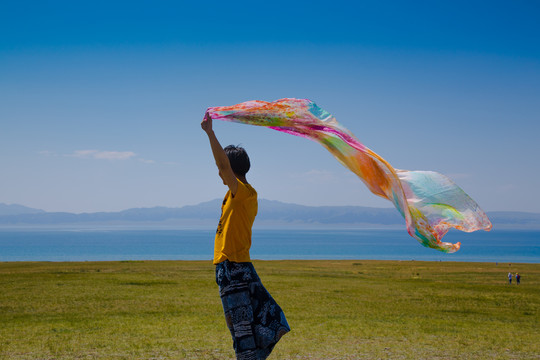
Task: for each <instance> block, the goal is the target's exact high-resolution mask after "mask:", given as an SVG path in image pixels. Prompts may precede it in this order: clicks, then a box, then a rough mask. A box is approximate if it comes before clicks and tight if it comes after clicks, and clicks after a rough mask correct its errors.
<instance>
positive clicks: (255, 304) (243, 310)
mask: <svg viewBox="0 0 540 360" xmlns="http://www.w3.org/2000/svg"><path fill="white" fill-rule="evenodd" d="M201 127H202V129H203V130H204V131H205V132H206V134H207V135H208V139H209V141H210V147H211V148H212V154H213V155H214V159H215V161H216V165H217V167H218V170H219V176H220V177H221V179H222V180H223V184H224V185H227V186H228V188H229V191H227V194H226V195H225V199H224V200H223V204H222V206H221V217H220V219H219V224H218V228H217V231H216V237H215V240H214V264H215V265H216V282H217V284H218V286H219V293H220V296H221V302H222V304H223V310H224V312H225V320H226V322H227V326H228V328H229V330H230V332H231V335H232V338H233V346H234V351H235V352H236V358H237V359H250V360H251V359H266V358H267V357H268V355H270V353H271V351H272V349H273V348H274V346H275V345H276V343H277V342H278V341H279V339H280V338H281V337H282V336H283V335H284V334H286V333H287V332H289V331H290V327H289V325H288V323H287V320H286V319H285V315H284V314H283V311H282V310H281V308H280V307H279V305H278V304H277V303H276V302H275V301H274V299H273V298H272V296H271V295H270V294H269V293H268V291H267V290H266V289H265V288H264V286H263V285H262V283H261V280H260V279H259V276H258V275H257V272H256V271H255V268H254V267H253V264H252V263H251V258H250V256H249V249H250V247H251V227H252V226H253V222H254V221H255V216H256V215H257V192H256V191H255V189H254V188H253V187H252V186H251V185H250V184H249V183H248V182H247V180H246V173H247V172H248V171H249V168H250V165H251V164H250V161H249V157H248V155H247V153H246V151H245V150H244V149H243V148H241V147H237V146H233V145H229V146H227V147H226V148H225V149H223V148H222V147H221V144H220V143H219V141H218V139H217V137H216V135H215V134H214V131H213V129H212V118H210V116H209V115H208V113H206V114H205V116H204V119H203V121H202V123H201Z"/></svg>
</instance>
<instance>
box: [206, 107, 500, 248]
mask: <svg viewBox="0 0 540 360" xmlns="http://www.w3.org/2000/svg"><path fill="white" fill-rule="evenodd" d="M208 113H209V115H210V117H211V118H212V119H218V120H225V121H232V122H239V123H243V124H250V125H258V126H266V127H269V128H271V129H274V130H278V131H282V132H285V133H288V134H292V135H296V136H301V137H305V138H308V139H311V140H314V141H316V142H318V143H319V144H321V145H322V146H324V147H325V148H326V149H327V150H328V151H330V153H331V154H332V155H333V156H334V157H335V158H336V159H337V160H338V161H339V162H340V163H341V164H343V165H344V166H345V167H347V168H348V169H349V170H351V171H352V172H354V173H355V174H356V175H358V177H359V178H360V179H361V180H362V181H363V182H364V183H365V184H366V185H367V187H368V188H369V190H370V191H371V192H372V193H374V194H375V195H378V196H381V197H383V198H385V199H388V200H390V201H391V202H392V203H393V204H394V206H395V207H396V208H397V209H398V211H399V212H400V214H401V215H402V216H403V217H404V218H405V222H406V224H407V231H408V232H409V234H410V235H411V236H412V237H414V238H415V239H416V240H418V241H419V242H420V243H421V244H422V245H424V246H427V247H430V248H433V249H437V250H440V251H443V252H448V253H452V252H455V251H457V250H459V248H460V245H461V244H460V243H459V242H458V243H456V244H452V243H447V242H442V241H441V239H442V238H443V236H444V235H445V234H446V233H447V232H448V230H449V229H450V228H456V229H458V230H461V231H466V232H472V231H476V230H479V229H484V230H487V231H489V230H490V229H491V227H492V225H491V222H490V221H489V219H488V217H487V216H486V214H485V213H484V212H483V211H482V209H480V207H479V206H478V204H477V203H476V202H475V201H474V200H473V199H471V198H470V197H469V196H468V195H467V194H466V193H465V192H464V191H463V190H461V189H460V188H459V187H458V186H457V185H456V184H454V182H452V180H450V179H449V178H448V177H446V176H444V175H442V174H439V173H436V172H432V171H408V170H397V169H394V168H393V167H392V166H391V165H390V164H389V163H388V162H386V160H384V159H383V158H382V157H380V156H379V155H377V154H376V153H375V152H373V151H371V150H370V149H368V148H367V147H366V146H364V145H363V144H362V143H361V142H360V141H358V139H356V137H355V136H354V135H353V134H352V133H351V132H350V131H349V130H347V129H346V128H344V127H343V126H341V125H340V124H339V123H338V122H337V121H336V119H335V118H334V117H333V116H332V115H331V114H330V113H328V112H327V111H325V110H323V109H321V108H320V107H318V106H317V105H316V104H315V103H314V102H313V101H311V100H307V99H281V100H277V101H274V102H265V101H247V102H244V103H241V104H238V105H233V106H219V107H211V108H209V109H208Z"/></svg>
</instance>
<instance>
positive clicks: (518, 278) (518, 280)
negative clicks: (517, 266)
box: [516, 273, 521, 285]
mask: <svg viewBox="0 0 540 360" xmlns="http://www.w3.org/2000/svg"><path fill="white" fill-rule="evenodd" d="M520 281H521V275H519V274H518V273H516V284H518V285H519V283H520Z"/></svg>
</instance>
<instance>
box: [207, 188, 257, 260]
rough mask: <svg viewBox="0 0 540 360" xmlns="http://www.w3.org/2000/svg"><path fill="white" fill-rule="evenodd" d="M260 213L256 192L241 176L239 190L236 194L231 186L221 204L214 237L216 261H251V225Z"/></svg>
mask: <svg viewBox="0 0 540 360" xmlns="http://www.w3.org/2000/svg"><path fill="white" fill-rule="evenodd" d="M255 216H257V192H256V191H255V189H254V188H253V187H252V186H251V185H249V184H244V183H243V182H241V181H240V180H238V190H237V191H236V195H235V196H234V197H233V196H232V194H231V191H230V190H229V191H228V192H227V194H226V195H225V199H224V200H223V205H221V217H220V219H219V224H218V228H217V231H216V238H215V240H214V264H219V263H220V262H223V261H225V260H227V259H228V260H229V261H232V262H249V261H251V259H250V257H249V248H250V247H251V227H252V226H253V222H254V221H255Z"/></svg>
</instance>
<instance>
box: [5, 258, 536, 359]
mask: <svg viewBox="0 0 540 360" xmlns="http://www.w3.org/2000/svg"><path fill="white" fill-rule="evenodd" d="M255 268H256V269H257V271H258V273H259V275H260V277H261V279H262V281H263V283H264V285H265V286H266V288H267V289H268V290H269V291H270V293H271V294H272V295H273V296H274V298H275V299H276V300H277V301H278V303H279V304H280V305H281V306H282V308H283V310H284V311H285V314H286V315H287V319H288V321H289V324H290V325H291V327H292V331H291V332H290V333H289V334H287V335H285V337H284V338H283V339H282V340H281V341H280V343H279V344H278V345H277V346H276V348H275V350H274V352H273V354H272V356H271V357H270V358H271V359H540V264H511V265H509V264H501V263H499V264H498V265H496V264H494V263H459V262H419V261H407V262H406V261H364V260H357V261H255ZM509 271H511V272H512V273H515V272H519V273H520V274H522V281H521V285H519V286H517V285H515V283H513V284H512V285H508V284H507V282H508V281H507V273H508V272H509ZM0 289H1V291H0V358H2V359H232V358H234V352H233V350H232V341H231V339H230V335H229V332H228V330H227V327H226V325H225V320H224V317H223V313H222V308H221V302H220V299H219V296H218V290H217V285H216V284H215V282H214V266H213V265H212V264H211V262H209V261H143V262H66V263H50V262H33V263H31V262H27V263H25V262H11V263H9V262H8V263H0Z"/></svg>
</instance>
